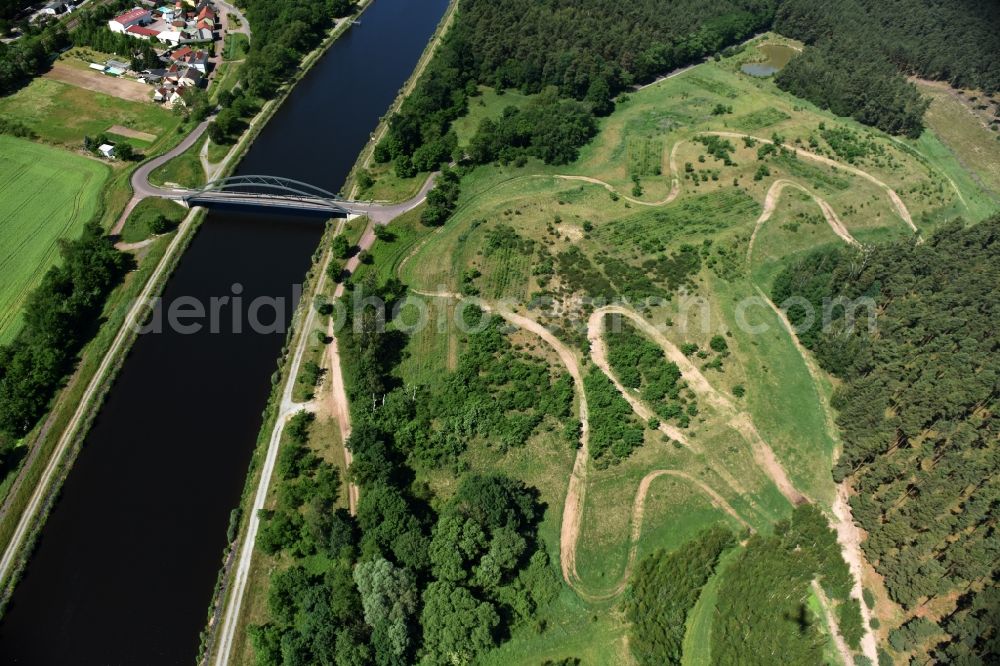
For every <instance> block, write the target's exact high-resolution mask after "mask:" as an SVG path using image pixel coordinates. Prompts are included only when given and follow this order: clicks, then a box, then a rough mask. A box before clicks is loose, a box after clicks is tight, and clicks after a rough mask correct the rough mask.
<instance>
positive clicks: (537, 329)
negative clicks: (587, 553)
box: [414, 290, 804, 601]
mask: <svg viewBox="0 0 1000 666" xmlns="http://www.w3.org/2000/svg"><path fill="white" fill-rule="evenodd" d="M414 293H416V294H419V295H422V296H429V297H432V298H447V299H462V298H467V299H468V300H469V301H470V302H472V303H475V304H476V305H478V306H479V307H481V308H482V309H483V310H484V311H486V312H493V313H495V314H497V315H499V316H501V317H503V318H504V319H505V320H507V321H508V322H510V323H512V324H514V325H516V326H518V327H519V328H521V329H524V330H526V331H529V332H531V333H534V334H535V335H537V336H538V337H539V338H541V339H542V340H543V341H544V342H545V343H546V344H548V345H549V346H550V347H551V348H552V349H553V350H554V351H555V352H556V354H557V355H558V357H559V359H560V361H561V362H562V364H563V365H564V366H565V367H566V370H567V372H569V374H570V376H571V377H572V378H573V383H574V386H575V389H576V395H577V400H578V410H579V415H580V424H581V427H580V446H579V448H578V449H577V454H576V458H575V460H574V461H573V469H572V471H571V472H570V478H569V483H568V486H567V489H566V499H565V502H564V504H563V516H562V527H561V529H560V537H559V552H560V565H561V568H562V575H563V580H565V581H566V584H567V585H569V586H570V587H571V588H573V590H574V591H576V592H577V594H579V595H580V596H581V597H582V598H584V599H586V600H588V601H600V600H604V599H610V598H612V597H615V596H617V595H618V594H620V593H621V592H622V591H623V590H624V589H625V586H626V585H627V584H628V579H629V575H630V574H631V571H632V567H633V565H634V563H635V558H636V556H637V553H638V548H639V544H638V541H639V538H640V536H641V534H642V523H643V517H644V512H645V502H646V496H647V494H648V492H649V487H650V484H652V482H653V481H654V480H655V479H657V478H659V477H660V476H664V475H670V476H674V477H677V478H683V479H685V480H687V481H689V482H690V483H692V484H693V485H694V486H695V487H696V488H697V489H698V490H700V491H701V492H702V493H704V494H705V495H706V496H707V497H708V498H709V501H710V502H711V503H712V504H713V506H716V507H717V508H719V509H720V510H722V511H725V512H726V513H727V514H729V515H730V516H732V517H733V518H735V519H736V520H737V521H739V522H740V524H741V525H744V526H745V527H750V524H749V523H748V522H747V521H746V520H745V519H744V518H743V517H742V516H740V514H739V513H738V512H737V511H736V510H735V509H734V508H733V507H732V505H730V504H729V503H728V502H727V501H726V499H725V498H724V497H723V496H722V495H721V494H719V493H718V492H716V491H715V490H714V489H713V488H712V487H711V486H709V485H708V484H707V483H705V482H704V481H701V480H698V479H696V478H694V477H692V476H690V475H689V474H687V473H685V472H682V471H679V470H666V469H661V470H654V471H652V472H649V473H648V474H647V475H646V476H645V477H644V478H643V479H642V481H641V482H640V484H639V488H638V489H637V491H636V496H635V500H634V502H633V506H632V513H631V516H630V523H631V533H630V543H629V555H628V559H627V561H626V563H625V568H624V572H623V575H622V577H621V580H619V582H618V583H616V585H615V586H614V587H613V588H612V589H611V590H609V591H605V592H591V591H588V590H587V589H586V588H585V583H584V582H583V581H582V579H581V578H580V575H579V573H578V572H577V567H576V546H577V543H578V542H579V539H580V526H581V523H582V518H583V507H584V505H585V502H586V491H587V468H588V464H589V458H590V452H589V448H588V443H589V438H590V422H589V412H588V407H587V396H586V392H585V391H584V388H583V374H582V372H581V370H580V365H579V362H578V361H577V357H576V355H575V354H574V353H573V351H572V350H570V349H569V348H568V347H567V346H566V345H564V344H563V343H562V342H561V341H560V340H559V339H558V338H556V336H555V335H553V334H552V332H551V331H549V330H548V329H547V328H545V326H543V325H542V324H540V323H539V322H537V321H535V320H533V319H531V318H529V317H526V316H524V315H519V314H517V313H515V312H512V311H511V310H509V309H506V308H503V307H497V306H493V305H491V304H490V303H488V302H486V301H483V300H481V299H478V298H472V297H463V296H462V295H461V294H457V293H454V292H448V291H442V292H432V291H421V290H414ZM609 313H614V314H622V315H624V316H627V317H629V318H630V319H632V320H633V321H636V322H637V323H638V324H639V325H640V326H641V327H642V328H643V330H647V331H649V332H651V334H653V337H655V338H657V340H658V341H659V340H662V341H663V343H664V344H663V347H664V351H665V352H668V355H669V356H670V357H671V360H675V358H676V361H679V363H678V367H679V368H681V371H682V373H683V374H684V378H685V380H686V381H688V385H689V386H692V387H694V386H696V387H698V388H695V389H694V390H695V391H696V392H700V395H702V397H705V398H706V399H707V400H709V402H712V403H713V404H715V405H717V406H720V407H721V408H722V409H726V410H728V411H735V408H734V407H733V405H732V402H731V400H729V399H728V398H727V397H726V396H725V395H724V394H722V393H720V392H719V391H717V390H716V389H714V388H713V387H712V386H711V385H710V384H709V383H708V381H707V380H706V379H705V377H704V375H702V374H701V372H700V371H699V370H698V369H697V368H695V367H694V366H693V365H692V364H691V362H690V361H689V360H688V359H687V357H685V356H684V355H683V354H682V353H681V352H680V350H679V349H677V348H676V346H674V345H673V343H671V342H670V341H669V340H667V339H666V338H665V336H663V335H662V334H661V333H659V331H656V329H655V328H654V327H652V325H651V324H649V323H648V322H646V321H645V320H644V319H643V318H642V317H641V316H640V315H639V314H638V313H636V312H634V311H632V310H628V309H627V308H622V307H619V306H607V307H605V308H601V309H599V310H597V311H596V312H595V313H594V314H593V315H591V317H590V320H589V321H588V339H590V341H591V343H592V347H591V357H592V359H593V360H594V362H595V364H596V365H598V367H601V369H602V371H604V372H605V374H607V375H608V377H609V378H611V380H612V381H614V382H615V384H616V386H618V390H619V391H620V392H622V395H623V396H625V398H626V399H627V400H628V398H629V397H630V396H629V394H628V392H627V391H626V390H625V389H624V388H623V387H621V385H620V384H619V383H618V382H617V380H615V377H614V374H613V373H612V372H611V371H610V366H609V365H608V363H607V359H606V344H604V343H603V341H602V340H600V338H599V335H600V333H602V332H603V330H604V329H603V319H604V315H605V314H609ZM595 343H596V344H595ZM629 403H630V404H631V405H632V407H633V410H634V411H635V412H636V413H637V414H638V415H639V416H640V417H643V414H649V415H651V412H649V410H648V408H647V407H646V406H645V405H643V404H642V403H641V402H640V401H637V400H635V401H633V400H629ZM737 416H738V415H737ZM643 418H648V416H646V417H643ZM747 422H748V423H749V420H747ZM734 427H735V428H736V429H737V430H739V431H740V432H745V431H746V430H747V428H746V426H745V425H742V424H737V425H734ZM750 429H751V431H752V433H753V434H754V435H756V430H754V429H752V424H750ZM668 434H669V435H670V436H672V437H673V436H674V435H675V434H676V435H680V437H679V438H678V439H679V441H682V442H684V443H687V438H686V437H684V436H683V434H682V433H680V432H679V431H678V432H676V433H671V432H668ZM756 441H757V442H758V446H760V445H762V446H763V447H764V448H765V449H766V451H767V453H768V455H767V456H766V458H765V462H764V464H762V465H761V466H762V468H765V472H767V473H768V475H769V476H771V477H772V478H775V484H776V485H777V486H778V488H779V490H781V491H782V492H783V493H784V492H789V500H790V501H792V502H793V503H800V502H801V501H804V498H803V497H802V495H801V494H799V493H798V492H797V491H795V489H794V488H793V487H791V483H790V482H789V481H788V479H787V476H786V475H785V474H784V469H783V468H782V467H781V465H780V464H779V463H778V461H777V459H776V458H775V457H774V454H773V452H771V451H770V448H769V447H767V445H766V444H765V443H764V442H763V440H761V439H760V436H759V435H756ZM756 448H757V447H756V446H755V457H756ZM716 471H717V472H718V470H716ZM720 475H721V474H720ZM727 475H728V473H727ZM782 479H783V481H782ZM733 481H734V482H735V479H733ZM788 488H791V490H790V491H789V490H788ZM741 492H745V491H741ZM747 499H748V501H750V502H751V504H753V503H752V501H751V500H749V498H747ZM758 511H759V508H758Z"/></svg>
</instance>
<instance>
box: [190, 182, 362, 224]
mask: <svg viewBox="0 0 1000 666" xmlns="http://www.w3.org/2000/svg"><path fill="white" fill-rule="evenodd" d="M182 198H183V199H184V202H185V203H187V204H188V205H199V206H211V205H213V204H223V205H231V206H251V207H267V208H284V209H288V210H296V211H303V212H316V213H323V214H329V215H346V214H348V213H350V212H351V211H350V208H348V207H347V205H346V204H347V203H348V202H345V201H344V200H343V198H341V197H340V196H338V195H336V194H333V193H332V192H328V191H327V190H324V189H323V188H321V187H316V186H315V185H310V184H309V183H303V182H302V181H299V180H292V179H291V178H281V177H279V176H229V177H228V178H220V179H218V180H213V181H211V182H210V183H207V184H206V185H205V186H204V187H201V188H199V189H197V190H188V191H187V192H185V193H184V194H183V196H182Z"/></svg>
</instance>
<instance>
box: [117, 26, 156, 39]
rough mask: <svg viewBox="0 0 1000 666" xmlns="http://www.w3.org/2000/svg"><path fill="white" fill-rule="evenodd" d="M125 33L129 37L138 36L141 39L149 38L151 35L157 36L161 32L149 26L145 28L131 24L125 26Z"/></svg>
mask: <svg viewBox="0 0 1000 666" xmlns="http://www.w3.org/2000/svg"><path fill="white" fill-rule="evenodd" d="M125 34H126V35H128V36H129V37H138V38H139V39H149V38H150V37H156V36H157V35H159V34H160V33H158V32H157V31H155V30H150V29H149V28H144V27H142V26H141V25H130V26H129V27H127V28H125Z"/></svg>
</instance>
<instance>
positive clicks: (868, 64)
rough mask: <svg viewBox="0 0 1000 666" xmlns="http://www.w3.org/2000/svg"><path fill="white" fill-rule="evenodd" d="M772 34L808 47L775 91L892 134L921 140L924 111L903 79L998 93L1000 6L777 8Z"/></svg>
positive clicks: (906, 1) (791, 3)
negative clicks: (923, 79) (911, 76)
mask: <svg viewBox="0 0 1000 666" xmlns="http://www.w3.org/2000/svg"><path fill="white" fill-rule="evenodd" d="M774 29H775V30H777V31H778V32H780V33H781V34H783V35H787V36H789V37H794V38H796V39H801V40H802V41H804V42H806V44H808V45H810V46H811V48H808V49H806V50H805V52H804V53H803V55H802V56H800V57H798V58H795V59H793V60H792V62H790V63H789V64H788V66H787V67H786V68H785V69H784V70H783V71H782V72H780V73H779V74H778V76H777V78H776V80H777V83H778V85H779V86H781V87H782V88H784V89H785V90H788V91H789V92H791V93H793V94H795V95H798V96H800V97H804V98H806V99H809V100H811V101H813V102H815V103H816V104H818V105H819V106H822V107H824V108H828V109H831V110H832V111H833V112H834V113H836V114H838V115H843V116H853V117H854V118H856V119H857V120H859V121H860V122H863V123H866V124H868V125H873V126H875V127H878V128H880V129H882V130H885V131H887V132H890V133H893V134H906V135H909V136H914V137H915V136H919V135H920V132H921V130H922V129H923V123H922V117H923V113H924V110H925V109H926V106H927V103H926V102H925V101H921V99H920V95H919V94H918V93H917V90H916V88H915V87H914V86H913V85H912V84H910V83H908V82H907V81H906V80H905V78H904V74H909V73H915V74H917V75H919V76H923V77H926V78H930V79H941V80H945V81H948V82H949V83H951V84H952V85H955V86H958V87H970V88H982V89H984V90H986V91H987V92H992V91H996V90H1000V64H998V61H997V57H996V54H997V53H1000V5H998V4H996V3H990V2H979V1H978V0H832V1H830V2H814V1H813V0H783V2H781V4H780V6H779V7H778V11H777V13H776V17H775V21H774Z"/></svg>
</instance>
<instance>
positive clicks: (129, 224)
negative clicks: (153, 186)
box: [122, 197, 187, 243]
mask: <svg viewBox="0 0 1000 666" xmlns="http://www.w3.org/2000/svg"><path fill="white" fill-rule="evenodd" d="M160 215H163V216H164V217H166V218H167V219H168V220H170V221H172V222H178V223H179V222H180V221H181V220H183V219H184V216H185V215H187V209H185V208H184V207H183V206H181V205H180V204H178V203H174V202H173V201H170V200H169V199H159V198H156V197H150V198H149V199H143V200H142V201H140V202H139V204H138V205H137V206H136V207H135V209H134V210H133V211H132V214H131V215H129V216H128V219H127V220H125V227H124V228H123V229H122V240H123V241H125V242H126V243H136V242H139V241H141V240H145V239H147V238H149V237H150V235H151V232H150V230H149V224H150V223H151V222H152V221H153V220H155V219H156V218H157V217H158V216H160Z"/></svg>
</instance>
